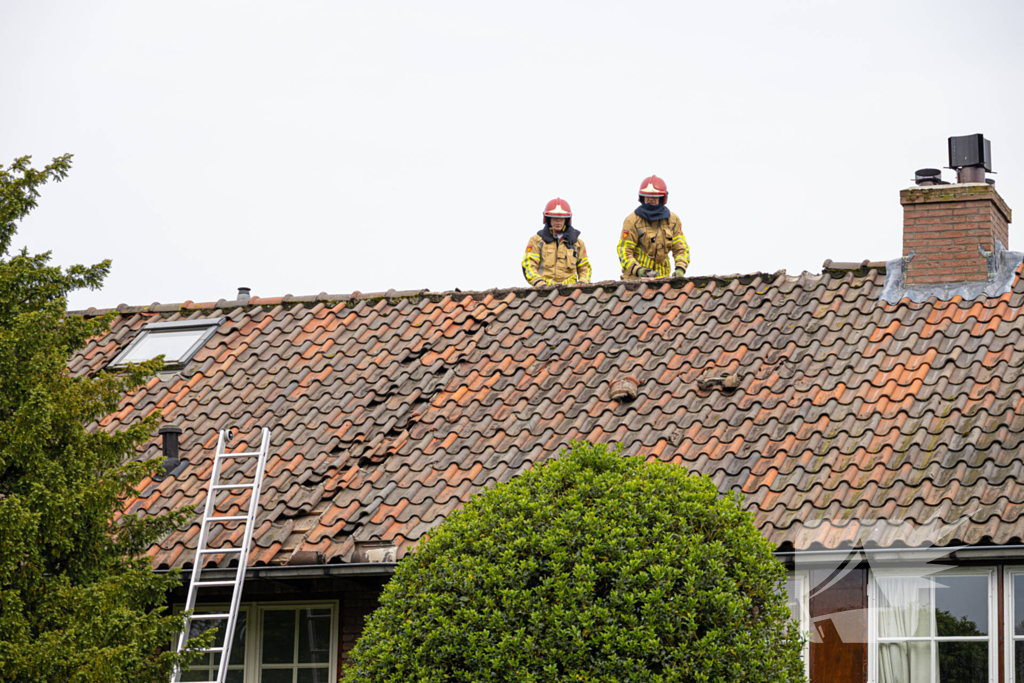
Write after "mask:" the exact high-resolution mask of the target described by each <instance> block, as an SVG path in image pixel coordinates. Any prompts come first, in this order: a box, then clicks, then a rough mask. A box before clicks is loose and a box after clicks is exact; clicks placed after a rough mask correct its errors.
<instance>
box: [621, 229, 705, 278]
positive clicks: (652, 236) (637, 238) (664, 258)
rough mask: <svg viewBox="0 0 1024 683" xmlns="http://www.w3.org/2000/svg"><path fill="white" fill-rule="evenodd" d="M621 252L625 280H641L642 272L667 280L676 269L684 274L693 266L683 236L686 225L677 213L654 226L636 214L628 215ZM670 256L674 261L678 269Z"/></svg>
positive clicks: (622, 236) (688, 248) (622, 237)
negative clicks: (653, 272) (670, 259)
mask: <svg viewBox="0 0 1024 683" xmlns="http://www.w3.org/2000/svg"><path fill="white" fill-rule="evenodd" d="M618 251H619V263H620V264H621V265H622V279H623V280H636V279H638V278H639V276H640V271H641V270H642V269H649V270H653V271H655V272H656V273H657V274H658V277H668V276H669V275H671V274H672V272H673V270H675V268H682V269H683V270H684V271H685V270H686V268H687V267H688V266H689V265H690V247H689V245H688V244H687V243H686V238H685V237H684V236H683V224H682V222H681V221H680V220H679V216H677V215H675V214H674V213H673V214H670V215H669V217H668V218H665V219H662V220H660V221H654V222H653V223H652V222H651V221H648V220H646V219H643V218H641V217H640V216H638V215H636V214H635V213H631V214H629V216H627V217H626V220H625V221H623V222H622V235H621V236H620V237H619V250H618ZM669 254H672V257H673V259H674V260H675V268H673V266H672V263H671V261H669V258H668V257H669Z"/></svg>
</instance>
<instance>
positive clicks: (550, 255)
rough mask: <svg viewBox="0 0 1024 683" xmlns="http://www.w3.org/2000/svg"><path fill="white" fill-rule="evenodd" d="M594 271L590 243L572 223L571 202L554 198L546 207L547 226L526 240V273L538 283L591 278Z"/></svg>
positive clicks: (525, 275) (588, 279)
mask: <svg viewBox="0 0 1024 683" xmlns="http://www.w3.org/2000/svg"><path fill="white" fill-rule="evenodd" d="M590 273H591V268H590V259H588V258H587V247H586V245H584V244H583V240H581V239H580V231H579V230H577V229H576V228H574V227H572V209H570V208H569V202H567V201H565V200H564V199H561V198H556V199H552V200H551V201H550V202H548V204H547V206H545V207H544V227H543V228H541V229H540V230H538V231H537V234H536V235H534V236H533V237H531V238H530V241H529V242H528V243H527V244H526V253H525V254H524V255H523V276H524V277H526V281H527V282H529V283H530V284H531V285H533V286H535V287H536V286H540V285H571V284H575V283H577V282H590Z"/></svg>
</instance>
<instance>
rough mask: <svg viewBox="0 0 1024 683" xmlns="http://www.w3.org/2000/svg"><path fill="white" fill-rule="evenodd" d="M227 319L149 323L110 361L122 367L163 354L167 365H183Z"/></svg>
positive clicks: (173, 366)
mask: <svg viewBox="0 0 1024 683" xmlns="http://www.w3.org/2000/svg"><path fill="white" fill-rule="evenodd" d="M224 320H225V319H224V318H208V319H206V320H180V321H177V322H170V323H148V324H146V325H144V326H143V327H142V331H141V332H139V334H138V335H136V337H135V339H133V340H132V342H131V343H130V344H129V345H128V346H127V347H125V349H124V351H122V352H121V353H120V354H118V356H117V358H115V359H114V361H113V362H112V363H111V364H110V365H111V367H119V366H123V365H127V364H128V363H142V362H143V361H147V360H150V359H151V358H156V357H157V356H160V355H162V356H163V357H164V368H165V369H168V370H173V369H177V368H180V367H182V366H183V365H185V363H187V362H189V361H190V360H192V356H194V355H196V352H198V351H199V349H201V348H203V346H205V345H206V342H208V341H209V340H210V337H212V336H213V333H214V332H216V331H217V328H218V327H219V326H220V324H221V323H222V322H224Z"/></svg>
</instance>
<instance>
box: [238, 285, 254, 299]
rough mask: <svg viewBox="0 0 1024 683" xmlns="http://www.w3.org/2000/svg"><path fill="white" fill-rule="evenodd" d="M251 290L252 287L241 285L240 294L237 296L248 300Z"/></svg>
mask: <svg viewBox="0 0 1024 683" xmlns="http://www.w3.org/2000/svg"><path fill="white" fill-rule="evenodd" d="M251 291H252V288H251V287H239V288H238V296H236V297H235V298H236V299H238V300H240V301H248V300H249V293H250V292H251Z"/></svg>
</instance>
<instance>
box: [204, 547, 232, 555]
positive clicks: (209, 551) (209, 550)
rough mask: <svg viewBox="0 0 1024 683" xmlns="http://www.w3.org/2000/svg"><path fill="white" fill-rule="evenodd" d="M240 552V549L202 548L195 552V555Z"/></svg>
mask: <svg viewBox="0 0 1024 683" xmlns="http://www.w3.org/2000/svg"><path fill="white" fill-rule="evenodd" d="M240 552H242V549H241V548H203V549H202V550H197V551H196V553H197V554H202V555H216V554H217V553H240Z"/></svg>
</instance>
